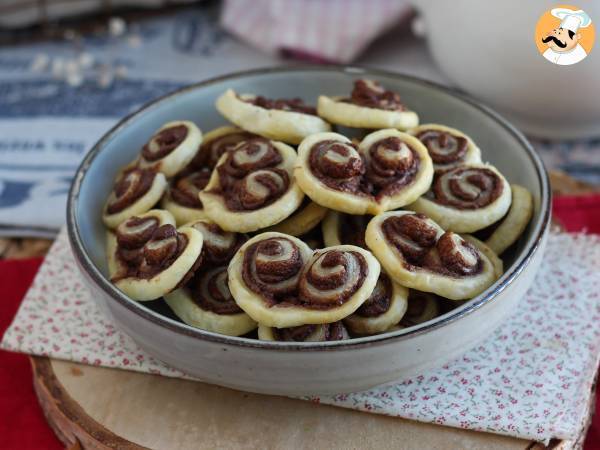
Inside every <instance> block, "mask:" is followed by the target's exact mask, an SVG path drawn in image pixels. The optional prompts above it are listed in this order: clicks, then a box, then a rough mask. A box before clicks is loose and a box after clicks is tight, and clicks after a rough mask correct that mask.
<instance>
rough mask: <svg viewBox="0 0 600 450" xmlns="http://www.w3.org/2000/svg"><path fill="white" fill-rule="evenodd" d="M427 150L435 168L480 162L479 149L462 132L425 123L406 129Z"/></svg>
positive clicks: (440, 168) (443, 168) (447, 167)
mask: <svg viewBox="0 0 600 450" xmlns="http://www.w3.org/2000/svg"><path fill="white" fill-rule="evenodd" d="M408 133H409V134H412V135H413V136H415V137H416V138H417V139H419V140H420V141H421V142H422V143H423V145H424V146H425V147H427V151H428V152H429V156H431V159H432V160H433V168H434V169H435V170H447V169H452V168H454V167H456V166H460V165H463V164H481V162H482V161H481V150H479V147H477V145H475V142H473V140H472V139H471V138H470V137H469V136H467V135H466V134H464V133H463V132H461V131H459V130H457V129H455V128H450V127H447V126H445V125H437V124H433V123H431V124H425V125H419V126H418V127H416V128H413V129H411V130H409V131H408Z"/></svg>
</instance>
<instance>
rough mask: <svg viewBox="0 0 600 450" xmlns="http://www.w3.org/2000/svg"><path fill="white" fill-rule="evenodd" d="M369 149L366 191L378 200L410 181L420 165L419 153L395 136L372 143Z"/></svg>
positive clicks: (393, 192)
mask: <svg viewBox="0 0 600 450" xmlns="http://www.w3.org/2000/svg"><path fill="white" fill-rule="evenodd" d="M368 151H369V164H368V166H367V173H366V180H367V183H366V184H367V186H366V187H367V192H368V193H369V194H370V195H372V196H375V197H376V198H377V199H378V200H379V199H381V197H383V196H389V195H393V194H395V193H396V192H398V191H399V190H401V189H402V188H403V187H404V186H406V185H408V184H410V183H412V182H413V181H414V179H415V177H416V174H417V171H418V170H419V167H420V165H421V158H420V157H419V154H418V153H417V152H416V151H415V150H414V149H413V148H412V147H411V146H409V145H408V144H406V143H405V142H403V141H402V140H401V139H399V138H397V137H393V136H392V137H388V138H385V139H382V140H381V141H378V142H376V143H374V144H373V145H372V146H371V148H370V149H369V150H368Z"/></svg>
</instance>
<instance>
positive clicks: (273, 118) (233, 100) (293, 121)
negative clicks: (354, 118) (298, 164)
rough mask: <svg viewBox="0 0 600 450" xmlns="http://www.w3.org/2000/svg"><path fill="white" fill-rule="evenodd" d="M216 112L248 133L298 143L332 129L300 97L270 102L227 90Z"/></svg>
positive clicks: (217, 105) (269, 100)
mask: <svg viewBox="0 0 600 450" xmlns="http://www.w3.org/2000/svg"><path fill="white" fill-rule="evenodd" d="M216 107H217V110H218V111H219V112H220V113H221V114H223V116H225V117H226V118H227V120H229V121H230V122H233V123H234V124H236V125H237V126H239V127H241V128H243V129H244V130H246V131H249V132H252V133H256V134H259V135H261V136H264V137H266V138H269V139H274V140H277V141H283V142H287V143H290V144H298V143H299V142H300V141H301V140H302V139H304V138H305V137H306V136H309V135H311V134H313V133H320V132H323V131H329V130H331V125H329V124H328V123H327V122H325V121H324V120H323V119H321V118H320V117H319V116H317V112H316V110H315V109H314V108H313V107H311V106H308V105H306V104H304V102H303V101H302V100H301V99H299V98H294V99H277V100H271V99H268V98H265V97H262V96H258V95H253V94H239V95H238V94H236V93H235V92H234V91H233V90H232V89H228V90H227V91H225V92H224V93H223V95H221V96H220V97H219V98H218V99H217V103H216Z"/></svg>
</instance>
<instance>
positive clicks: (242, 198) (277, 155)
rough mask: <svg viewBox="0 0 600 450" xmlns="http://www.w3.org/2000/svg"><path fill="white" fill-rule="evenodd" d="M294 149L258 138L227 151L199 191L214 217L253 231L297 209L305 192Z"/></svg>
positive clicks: (222, 224)
mask: <svg viewBox="0 0 600 450" xmlns="http://www.w3.org/2000/svg"><path fill="white" fill-rule="evenodd" d="M295 160H296V152H295V151H294V149H292V148H291V147H289V146H288V145H286V144H283V143H281V142H275V141H269V140H268V139H264V138H253V139H249V140H247V141H242V142H240V143H239V144H238V145H237V146H236V147H235V148H234V149H232V150H230V151H229V152H227V153H225V154H223V155H222V156H221V159H220V160H219V163H218V164H217V167H216V168H215V170H214V171H213V173H212V175H211V177H210V181H209V182H208V185H207V186H206V188H205V189H204V190H203V191H201V192H200V193H199V197H200V200H201V202H202V204H203V205H204V210H205V212H206V214H207V215H208V217H209V218H210V219H211V220H212V221H213V222H216V223H217V224H218V225H219V226H220V227H221V228H223V229H224V230H227V231H238V232H248V231H256V230H259V229H261V228H265V227H268V226H270V225H274V224H276V223H279V222H281V221H282V220H283V219H285V218H286V217H288V216H289V215H290V214H292V213H293V212H294V211H295V210H296V209H297V208H298V206H300V204H301V203H302V199H303V198H304V194H303V193H302V191H301V190H300V187H299V186H298V184H297V183H296V182H295V180H294V178H293V176H292V168H293V166H294V162H295Z"/></svg>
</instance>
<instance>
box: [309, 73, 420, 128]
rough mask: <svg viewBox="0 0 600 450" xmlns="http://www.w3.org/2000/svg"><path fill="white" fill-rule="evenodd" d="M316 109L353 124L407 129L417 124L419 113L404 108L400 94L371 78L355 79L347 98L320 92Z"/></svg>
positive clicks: (338, 121)
mask: <svg viewBox="0 0 600 450" xmlns="http://www.w3.org/2000/svg"><path fill="white" fill-rule="evenodd" d="M317 112H318V113H319V116H321V117H323V118H324V119H325V120H327V121H329V122H331V123H334V124H337V125H344V126H347V127H353V128H396V129H398V130H408V129H409V128H414V127H416V126H417V125H419V116H417V113H416V112H414V111H410V110H409V109H408V108H406V106H405V105H404V104H403V103H402V101H401V100H400V95H398V94H397V93H396V92H392V91H388V90H386V89H385V88H384V87H383V86H381V85H380V84H379V83H378V82H377V81H373V80H356V81H355V82H354V89H353V90H352V93H351V94H350V97H349V98H344V97H327V96H325V95H321V96H320V97H319V101H318V105H317Z"/></svg>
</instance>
